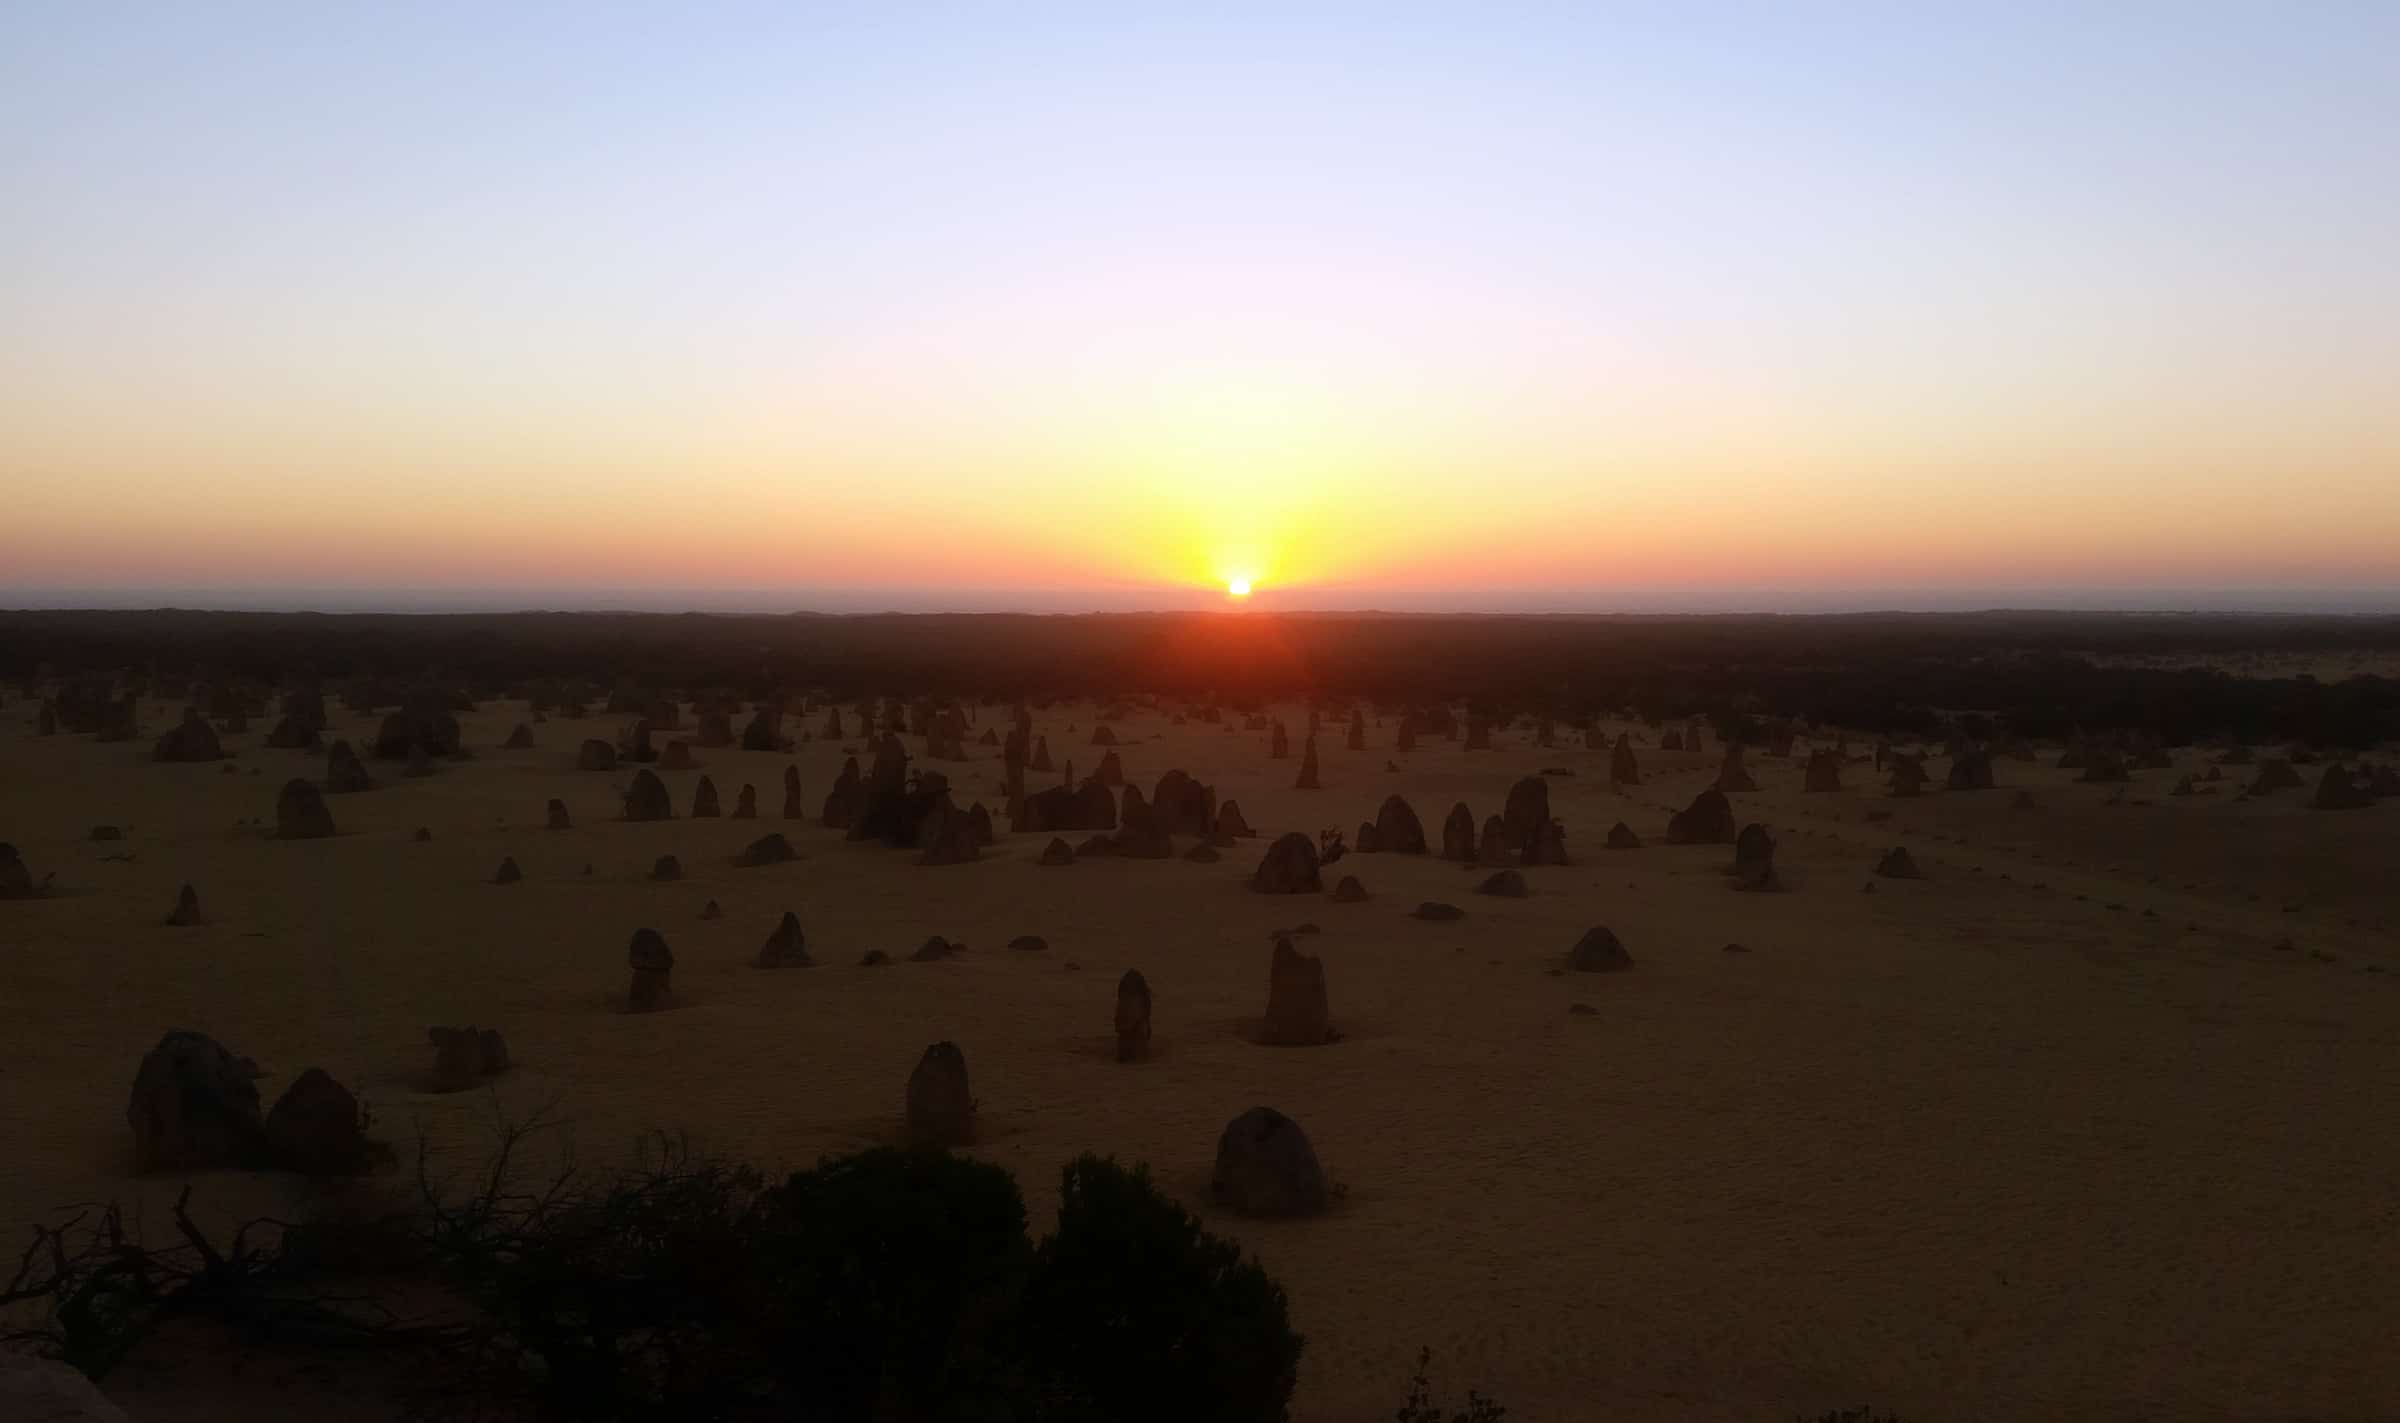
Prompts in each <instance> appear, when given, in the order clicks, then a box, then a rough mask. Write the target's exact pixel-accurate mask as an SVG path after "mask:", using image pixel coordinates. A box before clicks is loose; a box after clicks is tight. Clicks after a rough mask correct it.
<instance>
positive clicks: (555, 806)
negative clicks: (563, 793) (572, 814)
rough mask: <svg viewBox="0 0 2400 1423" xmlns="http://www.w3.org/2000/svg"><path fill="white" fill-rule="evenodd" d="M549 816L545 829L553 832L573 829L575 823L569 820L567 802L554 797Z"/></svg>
mask: <svg viewBox="0 0 2400 1423" xmlns="http://www.w3.org/2000/svg"><path fill="white" fill-rule="evenodd" d="M548 814H549V819H548V820H547V821H546V822H544V824H545V828H547V829H551V830H567V829H571V828H573V825H574V822H573V821H570V820H569V819H567V803H566V802H565V801H563V800H560V799H558V798H557V797H555V796H553V797H552V798H551V801H550V809H549V812H548Z"/></svg>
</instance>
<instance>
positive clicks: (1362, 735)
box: [1342, 711, 1367, 751]
mask: <svg viewBox="0 0 2400 1423" xmlns="http://www.w3.org/2000/svg"><path fill="white" fill-rule="evenodd" d="M1342 744H1343V745H1345V746H1347V747H1349V748H1350V749H1351V750H1353V751H1364V750H1366V749H1367V717H1366V713H1364V712H1359V711H1353V712H1351V713H1350V731H1349V734H1348V735H1347V736H1346V737H1344V738H1343V742H1342Z"/></svg>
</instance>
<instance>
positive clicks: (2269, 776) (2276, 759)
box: [2249, 756, 2300, 795]
mask: <svg viewBox="0 0 2400 1423" xmlns="http://www.w3.org/2000/svg"><path fill="white" fill-rule="evenodd" d="M2299 784H2300V773H2299V772H2298V771H2295V770H2293V769H2292V763H2291V762H2289V761H2287V760H2285V759H2283V758H2282V757H2281V756H2269V757H2266V758H2265V759H2263V760H2261V761H2260V762H2259V763H2258V774H2257V775H2255V776H2252V777H2251V778H2250V786H2249V793H2250V794H2251V795H2265V794H2266V793H2267V792H2269V791H2280V790H2288V789H2290V788H2292V787H2294V786H2297V785H2299Z"/></svg>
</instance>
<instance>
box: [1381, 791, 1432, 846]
mask: <svg viewBox="0 0 2400 1423" xmlns="http://www.w3.org/2000/svg"><path fill="white" fill-rule="evenodd" d="M1375 843H1376V845H1377V846H1378V847H1380V848H1381V849H1382V851H1383V853H1385V854H1387V855H1422V854H1424V853H1425V826H1424V824H1423V823H1422V822H1420V821H1419V820H1418V819H1417V812H1416V810H1415V809H1414V808H1413V807H1411V806H1410V805H1409V803H1408V802H1407V801H1405V800H1403V799H1401V798H1400V797H1399V796H1398V795H1388V796H1385V797H1384V798H1383V806H1382V808H1381V809H1379V810H1377V811H1376V812H1375Z"/></svg>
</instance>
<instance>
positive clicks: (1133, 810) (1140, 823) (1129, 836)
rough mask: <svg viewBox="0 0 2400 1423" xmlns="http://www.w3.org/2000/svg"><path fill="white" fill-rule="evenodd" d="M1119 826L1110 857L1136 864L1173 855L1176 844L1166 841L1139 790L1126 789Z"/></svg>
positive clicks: (1133, 787)
mask: <svg viewBox="0 0 2400 1423" xmlns="http://www.w3.org/2000/svg"><path fill="white" fill-rule="evenodd" d="M1118 824H1119V826H1120V827H1121V828H1119V830H1118V831H1117V834H1116V838H1115V839H1114V840H1113V841H1112V842H1111V845H1112V847H1113V848H1112V853H1114V854H1119V855H1123V856H1126V857H1127V858H1129V859H1136V860H1163V859H1166V858H1167V857H1168V856H1170V855H1172V854H1174V853H1175V842H1174V841H1173V840H1171V839H1169V838H1168V836H1167V829H1166V826H1165V825H1164V824H1163V823H1161V819H1160V817H1159V815H1158V812H1157V810H1156V809H1155V808H1154V807H1152V806H1151V805H1150V803H1149V802H1147V801H1145V800H1143V799H1142V790H1141V787H1139V786H1127V787H1126V788H1125V796H1124V804H1123V806H1122V807H1121V808H1120V809H1119V811H1118Z"/></svg>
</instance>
